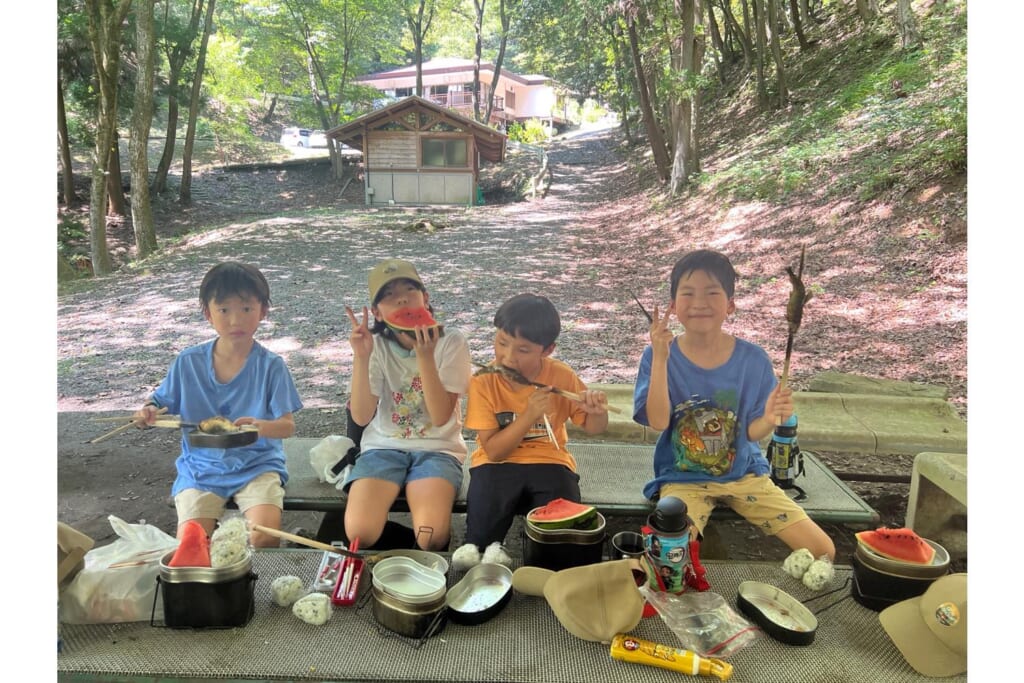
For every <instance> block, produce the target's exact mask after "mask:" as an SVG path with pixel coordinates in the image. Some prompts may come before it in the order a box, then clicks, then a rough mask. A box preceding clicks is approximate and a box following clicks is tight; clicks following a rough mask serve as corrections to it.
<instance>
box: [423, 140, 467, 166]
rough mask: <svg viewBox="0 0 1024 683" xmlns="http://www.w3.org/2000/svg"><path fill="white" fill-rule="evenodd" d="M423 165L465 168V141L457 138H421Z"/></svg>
mask: <svg viewBox="0 0 1024 683" xmlns="http://www.w3.org/2000/svg"><path fill="white" fill-rule="evenodd" d="M422 146H423V165H424V166H432V167H435V168H466V167H467V166H468V165H469V163H468V159H469V155H468V153H467V141H466V140H465V139H464V138H463V139H458V138H443V139H441V138H423V142H422Z"/></svg>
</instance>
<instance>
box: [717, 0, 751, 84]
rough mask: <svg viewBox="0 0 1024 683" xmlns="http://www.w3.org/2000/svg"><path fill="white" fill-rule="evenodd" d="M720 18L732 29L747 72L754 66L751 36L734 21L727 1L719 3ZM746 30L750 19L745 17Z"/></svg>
mask: <svg viewBox="0 0 1024 683" xmlns="http://www.w3.org/2000/svg"><path fill="white" fill-rule="evenodd" d="M721 8H722V16H723V17H725V23H726V25H728V26H730V27H732V30H733V33H734V35H735V36H736V40H737V41H739V44H740V48H741V49H742V50H743V67H744V68H745V69H747V70H749V69H750V68H751V67H753V66H754V48H753V46H752V45H751V36H750V33H749V32H748V31H744V30H743V27H742V26H740V24H739V22H738V21H736V17H735V16H733V13H732V9H731V8H730V7H729V0H722V3H721ZM743 12H744V15H748V14H749V13H748V12H747V5H746V3H745V2H744V4H743ZM744 21H745V22H746V25H747V28H748V30H749V28H750V17H749V16H746V18H745V19H744Z"/></svg>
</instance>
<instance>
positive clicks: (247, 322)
mask: <svg viewBox="0 0 1024 683" xmlns="http://www.w3.org/2000/svg"><path fill="white" fill-rule="evenodd" d="M199 299H200V302H201V305H202V310H203V315H204V316H205V317H206V319H207V320H208V321H209V322H210V324H211V325H212V326H213V329H214V330H215V331H216V332H217V338H216V339H213V340H211V341H207V342H204V343H202V344H197V345H195V346H191V347H189V348H187V349H185V350H184V351H182V352H181V353H180V354H179V355H178V357H177V358H175V359H174V362H173V363H172V364H171V367H170V370H168V372H167V376H166V377H165V378H164V380H163V382H161V383H160V386H158V387H157V389H156V391H154V392H153V393H152V395H151V396H150V397H149V399H148V400H147V401H146V403H145V405H144V406H143V407H142V408H141V409H140V410H139V411H137V412H136V413H135V417H136V419H137V420H138V421H139V422H140V423H143V424H150V425H151V424H153V422H154V421H155V420H156V417H157V414H158V411H160V410H161V409H164V408H166V412H168V413H170V414H175V415H180V416H181V421H182V422H183V423H193V424H194V423H198V422H200V421H202V420H206V419H208V418H211V417H215V416H223V417H226V418H227V419H229V420H231V421H232V422H233V423H234V425H235V426H237V427H241V426H242V425H251V426H252V427H255V428H256V429H257V432H258V435H259V436H258V438H257V440H256V441H255V443H253V444H251V445H249V446H242V447H237V448H199V447H196V446H192V445H191V444H190V443H189V440H188V435H187V434H186V433H185V432H184V431H183V432H182V438H181V454H180V455H179V456H178V459H177V460H176V461H175V466H176V467H177V471H178V476H177V478H176V479H175V481H174V486H173V487H172V489H171V494H172V495H173V496H174V505H175V508H176V509H177V513H178V530H179V533H180V530H181V527H182V525H183V524H184V523H185V522H186V521H188V520H191V519H195V520H197V521H198V522H199V523H200V524H202V525H203V528H204V529H205V530H206V533H207V535H210V534H212V533H213V529H214V526H215V525H216V523H217V520H219V519H220V517H221V516H222V515H223V514H224V510H225V507H226V504H227V502H228V501H229V500H230V499H232V498H233V499H234V500H235V503H236V504H237V505H238V509H239V510H241V511H242V513H243V514H244V515H245V517H246V519H247V520H248V521H249V522H250V523H251V524H259V525H261V526H266V527H269V528H273V529H279V528H280V527H281V511H282V509H283V506H284V484H285V483H286V482H287V481H288V471H287V470H286V469H285V454H284V447H283V445H282V442H281V440H282V439H285V438H287V437H290V436H292V435H293V434H294V433H295V420H294V419H293V417H292V414H293V413H294V412H295V411H296V410H298V409H300V408H301V407H302V401H301V400H300V399H299V395H298V392H297V391H296V389H295V384H294V383H293V382H292V377H291V374H290V373H289V372H288V368H287V366H286V365H285V362H284V359H282V358H281V357H280V356H278V355H277V354H275V353H273V352H271V351H269V350H267V349H266V348H265V347H263V346H262V345H261V344H260V343H259V342H257V341H256V340H255V339H254V335H255V333H256V330H257V328H258V327H259V324H260V322H261V321H262V320H263V319H264V318H265V317H266V316H267V312H268V311H269V309H270V286H269V285H268V284H267V280H266V278H265V277H264V276H263V273H261V272H260V271H259V269H257V268H256V267H254V266H251V265H248V264H243V263H234V262H227V263H221V264H218V265H216V266H214V267H213V268H212V269H210V271H209V272H208V273H207V274H206V276H205V277H204V278H203V281H202V284H201V285H200V287H199ZM249 540H250V542H251V543H252V545H253V546H255V547H275V546H277V545H278V539H277V538H276V537H274V536H270V535H269V534H264V533H259V532H255V531H253V532H251V533H250V536H249Z"/></svg>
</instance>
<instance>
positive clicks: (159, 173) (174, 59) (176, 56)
mask: <svg viewBox="0 0 1024 683" xmlns="http://www.w3.org/2000/svg"><path fill="white" fill-rule="evenodd" d="M204 1H205V0H193V2H192V13H191V14H190V15H189V22H188V30H187V31H186V32H185V35H183V36H182V37H181V40H180V41H179V42H178V43H177V44H175V45H174V48H173V49H172V50H169V51H168V52H167V55H166V57H167V65H168V66H167V134H166V139H165V140H164V151H163V154H161V155H160V161H159V163H157V165H156V174H155V175H154V177H153V192H156V193H157V194H162V193H164V192H166V191H167V174H168V173H169V172H170V170H171V163H172V162H173V161H174V148H175V145H176V144H177V137H178V108H179V104H178V89H179V88H180V82H179V81H180V80H181V71H182V68H183V67H184V66H185V60H186V59H187V58H188V56H189V54H191V52H192V43H193V42H194V41H195V39H196V36H197V35H199V20H200V19H202V16H203V4H204Z"/></svg>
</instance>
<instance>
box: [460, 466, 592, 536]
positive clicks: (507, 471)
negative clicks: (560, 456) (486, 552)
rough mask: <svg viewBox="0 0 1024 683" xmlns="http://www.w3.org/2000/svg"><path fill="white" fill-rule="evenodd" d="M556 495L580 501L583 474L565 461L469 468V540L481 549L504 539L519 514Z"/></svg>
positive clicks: (553, 498)
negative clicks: (552, 463) (559, 463)
mask: <svg viewBox="0 0 1024 683" xmlns="http://www.w3.org/2000/svg"><path fill="white" fill-rule="evenodd" d="M556 498H565V499H567V500H571V501H573V502H575V503H579V502H580V475H578V474H576V473H575V472H573V471H572V470H570V469H569V468H568V467H566V466H565V465H520V464H515V463H504V464H488V465H477V466H476V467H473V468H472V469H470V471H469V492H468V493H467V494H466V507H467V509H466V542H467V543H472V544H474V545H476V546H477V547H479V548H480V549H481V550H482V549H484V548H486V547H487V546H489V545H490V544H491V543H494V542H495V541H497V542H499V543H503V542H504V541H505V534H507V533H508V530H509V528H510V527H511V526H512V520H513V519H514V518H515V516H516V515H517V514H520V515H525V514H526V513H527V512H529V511H530V510H532V509H533V508H536V507H540V506H542V505H547V504H548V503H550V502H551V501H553V500H555V499H556Z"/></svg>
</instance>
